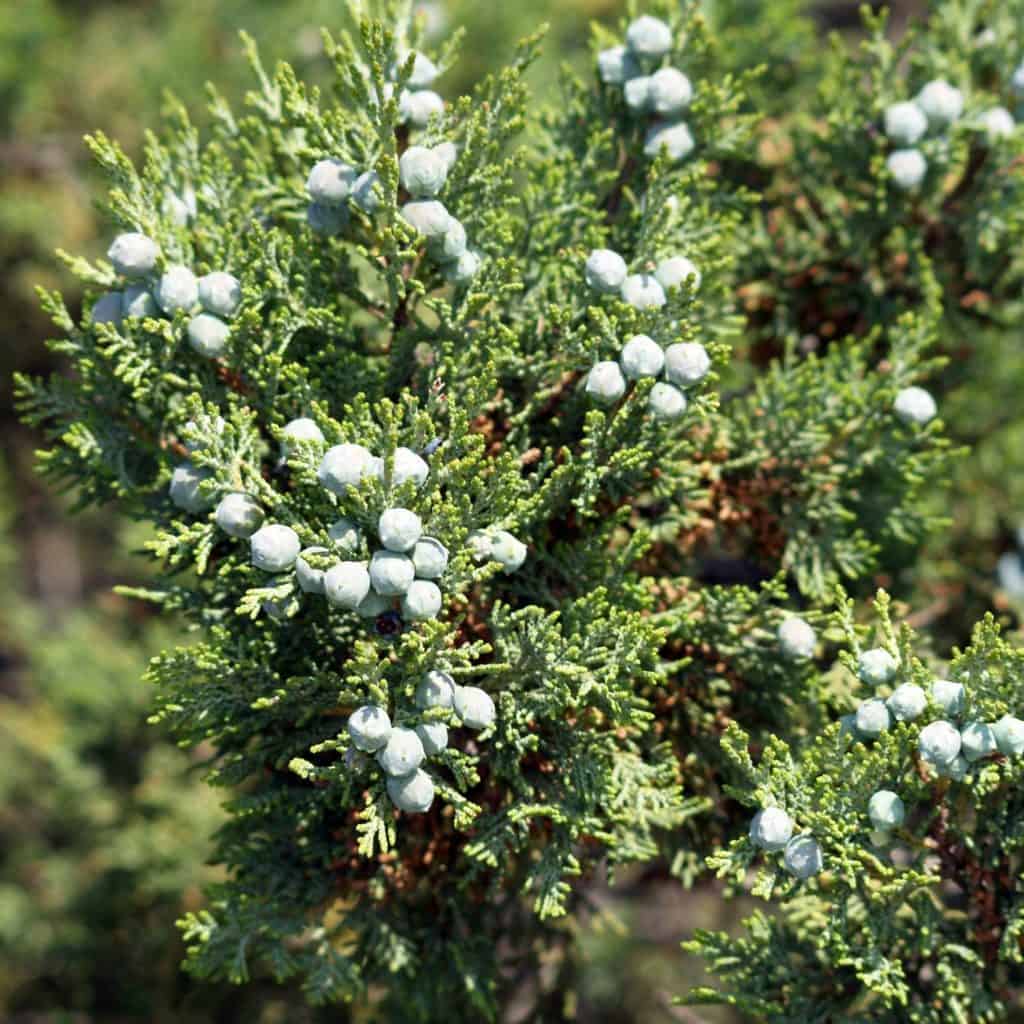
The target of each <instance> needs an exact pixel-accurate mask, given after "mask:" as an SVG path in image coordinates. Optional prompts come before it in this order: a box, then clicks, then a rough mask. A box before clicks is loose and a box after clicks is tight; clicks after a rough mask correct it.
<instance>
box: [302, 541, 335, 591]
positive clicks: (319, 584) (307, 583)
mask: <svg viewBox="0 0 1024 1024" xmlns="http://www.w3.org/2000/svg"><path fill="white" fill-rule="evenodd" d="M329 553H330V552H329V551H328V550H327V548H321V547H312V548H304V549H303V550H302V551H300V552H299V557H298V558H296V559H295V578H296V579H297V580H298V582H299V589H300V590H301V591H302V592H303V593H304V594H322V593H323V592H324V570H323V569H314V568H313V566H311V565H310V564H309V562H307V561H306V556H307V555H326V554H329Z"/></svg>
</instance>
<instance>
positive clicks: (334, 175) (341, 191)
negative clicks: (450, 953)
mask: <svg viewBox="0 0 1024 1024" xmlns="http://www.w3.org/2000/svg"><path fill="white" fill-rule="evenodd" d="M357 177H358V174H357V172H356V169H355V168H354V167H352V166H351V165H350V164H347V163H345V161H344V160H336V159H333V158H328V159H326V160H319V161H317V163H315V164H314V165H313V169H312V170H311V171H310V172H309V177H308V178H307V179H306V191H307V192H308V193H309V198H310V199H312V200H313V202H314V203H320V204H321V205H323V206H340V205H341V204H342V203H344V202H345V200H346V199H348V196H349V192H351V191H352V185H353V184H354V183H355V180H356V178H357Z"/></svg>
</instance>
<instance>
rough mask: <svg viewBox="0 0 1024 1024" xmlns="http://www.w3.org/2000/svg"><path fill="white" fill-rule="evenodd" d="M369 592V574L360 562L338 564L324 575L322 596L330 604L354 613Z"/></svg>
mask: <svg viewBox="0 0 1024 1024" xmlns="http://www.w3.org/2000/svg"><path fill="white" fill-rule="evenodd" d="M369 592H370V574H369V572H367V570H366V566H365V565H363V563H362V562H339V563H338V564H337V565H332V566H331V568H330V569H328V570H327V572H325V573H324V594H326V595H327V600H328V601H330V603H331V604H333V605H336V606H337V607H339V608H348V609H350V610H351V611H355V610H356V609H357V608H358V607H359V606H360V604H361V603H362V601H363V599H364V598H365V597H366V595H367V594H369Z"/></svg>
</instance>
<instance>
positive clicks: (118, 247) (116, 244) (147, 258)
mask: <svg viewBox="0 0 1024 1024" xmlns="http://www.w3.org/2000/svg"><path fill="white" fill-rule="evenodd" d="M159 258H160V246H159V245H157V244H156V242H154V241H153V239H152V238H148V237H147V236H146V235H143V234H140V233H139V232H138V231H126V232H125V233H124V234H121V235H118V236H117V238H115V239H114V241H113V242H111V243H110V248H109V249H108V250H107V259H108V260H110V262H111V263H112V264H113V265H114V270H116V271H117V273H119V274H123V275H124V276H125V277H145V276H146V275H147V274H150V273H152V272H153V270H154V269H155V268H156V261H157V260H158V259H159Z"/></svg>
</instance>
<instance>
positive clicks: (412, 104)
mask: <svg viewBox="0 0 1024 1024" xmlns="http://www.w3.org/2000/svg"><path fill="white" fill-rule="evenodd" d="M443 113H444V100H443V99H442V98H441V97H440V96H439V95H438V94H437V93H436V92H434V91H433V90H432V89H418V90H416V91H413V90H411V89H403V90H402V92H401V94H400V95H399V97H398V115H399V117H400V118H401V119H402V120H403V121H408V122H409V124H411V125H412V126H413V128H426V127H427V125H428V124H429V123H430V119H431V118H432V117H435V116H436V115H438V114H443Z"/></svg>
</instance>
